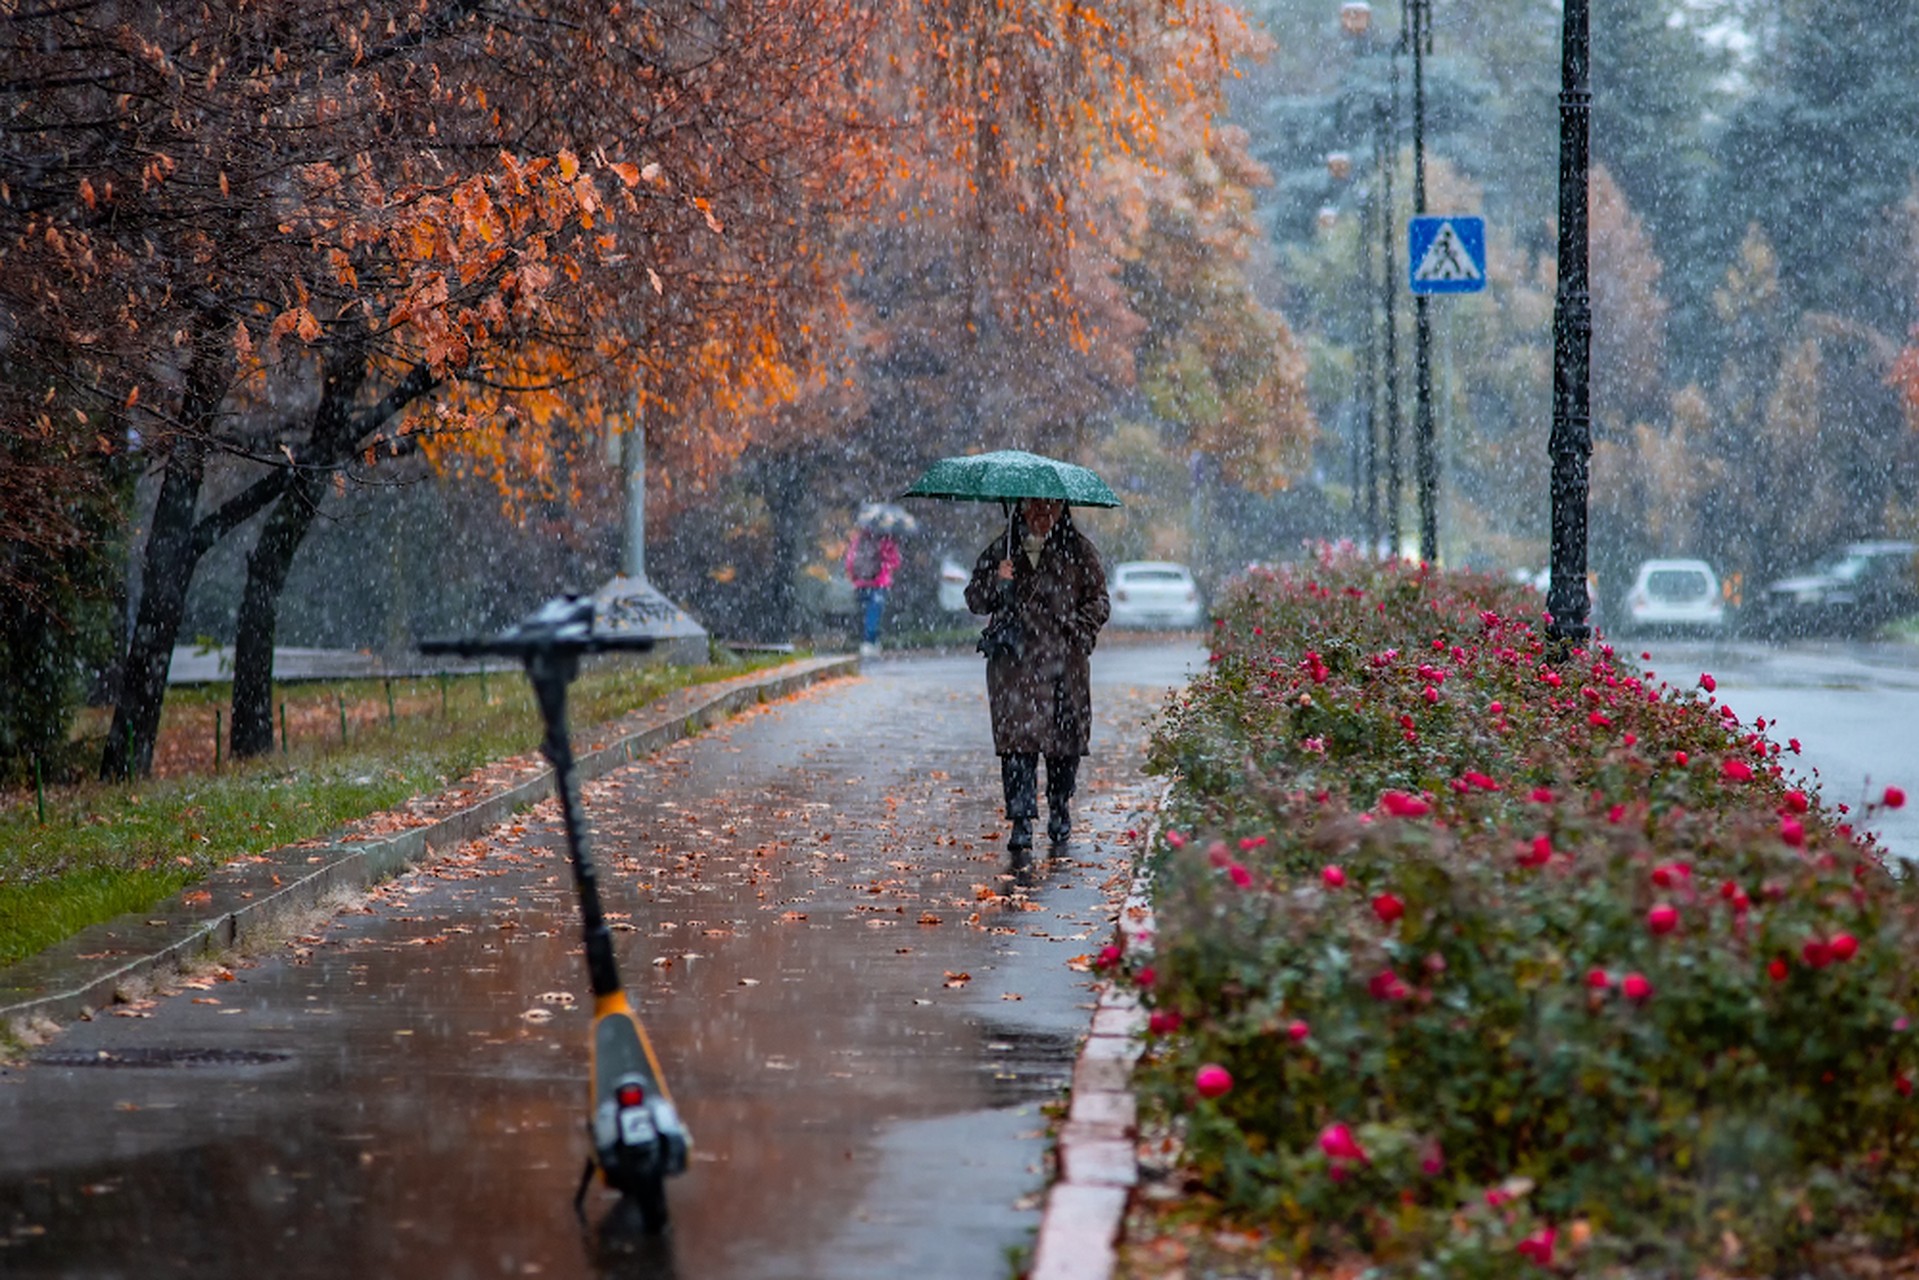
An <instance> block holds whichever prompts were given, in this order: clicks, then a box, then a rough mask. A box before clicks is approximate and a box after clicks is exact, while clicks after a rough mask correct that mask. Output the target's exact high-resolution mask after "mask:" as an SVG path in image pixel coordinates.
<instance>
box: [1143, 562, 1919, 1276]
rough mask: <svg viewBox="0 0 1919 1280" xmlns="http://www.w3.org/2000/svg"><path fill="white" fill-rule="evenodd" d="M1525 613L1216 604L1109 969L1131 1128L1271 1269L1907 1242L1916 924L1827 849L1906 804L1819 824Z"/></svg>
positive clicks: (1464, 590) (1759, 727)
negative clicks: (1132, 903) (1140, 936)
mask: <svg viewBox="0 0 1919 1280" xmlns="http://www.w3.org/2000/svg"><path fill="white" fill-rule="evenodd" d="M1537 608H1538V597H1537V596H1536V595H1532V594H1530V593H1526V592H1523V591H1521V590H1520V589H1518V588H1514V587H1510V586H1508V585H1506V584H1503V583H1500V582H1498V581H1495V580H1493V579H1489V578H1480V577H1473V576H1468V575H1452V574H1447V575H1441V574H1437V573H1433V572H1429V571H1426V570H1424V569H1414V568H1408V567H1403V566H1394V565H1377V564H1373V563H1370V562H1359V561H1353V560H1350V559H1342V558H1340V557H1337V556H1332V555H1328V556H1326V557H1325V558H1323V559H1322V560H1321V561H1320V562H1318V563H1316V564H1313V565H1311V566H1308V568H1307V569H1304V570H1293V571H1287V572H1277V573H1266V572H1261V573H1256V574H1254V575H1252V576H1251V577H1249V578H1248V579H1246V580H1245V581H1243V582H1241V583H1240V584H1238V585H1237V587H1236V588H1235V589H1234V590H1233V591H1232V592H1231V593H1229V594H1228V595H1227V596H1226V598H1225V599H1224V600H1223V601H1222V604H1221V606H1220V616H1219V618H1218V620H1217V627H1216V632H1215V636H1214V639H1213V654H1212V659H1211V661H1210V663H1209V667H1208V671H1207V672H1206V673H1205V674H1204V675H1203V676H1201V677H1200V678H1198V679H1196V680H1195V681H1194V682H1193V683H1192V685H1191V686H1190V687H1189V689H1188V690H1187V691H1186V692H1185V693H1184V694H1183V695H1181V696H1180V697H1179V698H1178V699H1176V700H1175V702H1174V703H1173V704H1171V705H1170V706H1169V707H1168V709H1167V712H1166V714H1165V716H1164V718H1163V720H1162V724H1161V726H1160V728H1159V730H1158V732H1157V735H1156V737H1155V740H1154V745H1153V756H1154V767H1155V768H1157V769H1159V770H1161V771H1164V772H1168V773H1171V774H1173V775H1175V776H1176V777H1177V779H1178V785H1177V787H1176V789H1175V792H1174V798H1173V801H1172V804H1171V807H1170V808H1169V811H1168V825H1167V827H1166V828H1165V833H1164V845H1163V848H1162V850H1161V853H1160V858H1159V862H1158V867H1157V877H1158V878H1157V889H1156V898H1157V905H1156V915H1157V928H1158V933H1157V936H1156V937H1155V938H1154V939H1153V940H1152V944H1151V947H1150V952H1149V953H1141V954H1135V955H1131V956H1126V957H1123V958H1120V959H1119V960H1118V964H1119V965H1120V967H1121V968H1122V970H1123V972H1124V973H1125V975H1126V976H1127V977H1128V978H1129V979H1130V980H1131V981H1133V982H1134V983H1135V984H1137V985H1138V986H1139V987H1140V989H1141V990H1142V993H1143V994H1144V996H1145V998H1146V1000H1147V1001H1148V1003H1149V1004H1150V1005H1151V1007H1152V1009H1153V1014H1154V1016H1153V1022H1152V1026H1153V1029H1154V1035H1153V1043H1152V1045H1151V1046H1150V1051H1149V1053H1148V1054H1147V1056H1146V1058H1145V1060H1144V1062H1143V1066H1142V1074H1141V1081H1142V1086H1143V1089H1144V1092H1145V1093H1146V1095H1147V1097H1148V1099H1149V1102H1150V1103H1151V1104H1153V1105H1156V1106H1158V1107H1159V1108H1162V1109H1163V1111H1164V1112H1165V1113H1167V1114H1170V1115H1172V1116H1174V1117H1177V1120H1178V1123H1179V1124H1180V1126H1181V1127H1182V1129H1183V1138H1184V1142H1185V1157H1186V1159H1187V1160H1188V1161H1189V1162H1190V1164H1191V1167H1192V1169H1193V1170H1194V1171H1195V1172H1196V1173H1197V1174H1198V1175H1199V1176H1200V1177H1201V1178H1202V1180H1203V1181H1204V1183H1205V1184H1206V1185H1207V1187H1208V1188H1209V1189H1210V1190H1211V1191H1213V1192H1215V1193H1217V1194H1218V1195H1219V1196H1220V1197H1222V1198H1223V1201H1224V1203H1225V1205H1226V1206H1227V1208H1228V1210H1229V1211H1230V1212H1232V1213H1234V1214H1236V1215H1238V1216H1241V1217H1245V1218H1250V1219H1256V1220H1259V1221H1261V1222H1262V1223H1264V1224H1265V1225H1266V1226H1267V1227H1268V1228H1269V1229H1270V1230H1271V1232H1272V1234H1273V1236H1274V1238H1275V1239H1277V1240H1280V1241H1282V1242H1284V1244H1285V1247H1286V1249H1287V1251H1288V1252H1289V1253H1291V1254H1292V1255H1293V1256H1295V1257H1298V1258H1306V1257H1311V1256H1314V1255H1321V1256H1324V1255H1331V1254H1338V1253H1344V1252H1352V1251H1359V1252H1364V1253H1368V1254H1371V1255H1372V1256H1373V1257H1375V1258H1377V1259H1379V1260H1381V1261H1382V1262H1386V1263H1390V1264H1393V1265H1394V1266H1397V1267H1399V1268H1401V1269H1403V1270H1405V1271H1407V1272H1408V1273H1414V1274H1432V1275H1457V1276H1477V1275H1487V1276H1497V1275H1511V1274H1514V1273H1515V1271H1516V1269H1517V1268H1518V1267H1520V1266H1522V1265H1527V1264H1525V1263H1521V1262H1519V1261H1517V1259H1522V1258H1523V1259H1530V1262H1531V1263H1534V1264H1542V1265H1547V1266H1550V1267H1551V1268H1553V1269H1555V1270H1560V1271H1565V1270H1577V1271H1582V1272H1591V1273H1600V1272H1610V1271H1614V1270H1617V1269H1619V1268H1621V1267H1625V1268H1629V1269H1630V1272H1631V1274H1634V1275H1666V1274H1681V1273H1683V1274H1693V1273H1694V1272H1695V1271H1696V1269H1697V1268H1698V1266H1699V1265H1701V1264H1702V1263H1706V1262H1710V1263H1712V1264H1715V1265H1720V1266H1727V1267H1731V1268H1732V1269H1733V1271H1734V1272H1735V1273H1739V1274H1773V1273H1780V1272H1784V1273H1789V1274H1799V1273H1802V1272H1803V1271H1804V1269H1805V1268H1807V1267H1809V1266H1815V1267H1816V1266H1817V1265H1818V1262H1819V1260H1820V1259H1821V1258H1822V1257H1824V1256H1825V1255H1826V1254H1828V1253H1829V1252H1831V1251H1835V1250H1837V1251H1851V1252H1855V1253H1856V1252H1858V1251H1860V1250H1863V1249H1874V1248H1892V1247H1896V1246H1899V1245H1905V1244H1911V1243H1912V1242H1913V1237H1914V1236H1915V1235H1919V1229H1916V1228H1915V1225H1914V1224H1915V1223H1919V1146H1915V1143H1914V1132H1915V1127H1919V1099H1914V1098H1912V1097H1911V1096H1909V1095H1910V1094H1911V1092H1912V1079H1913V1077H1914V1075H1915V1074H1916V1073H1919V1041H1916V1040H1915V1036H1914V1032H1913V1031H1912V1030H1911V1029H1910V1024H1909V1022H1908V1018H1909V1016H1910V1015H1909V1012H1908V1011H1909V1010H1912V1009H1913V1008H1914V1001H1915V992H1914V985H1915V979H1914V975H1913V972H1912V964H1911V959H1910V958H1911V957H1912V956H1913V955H1914V954H1915V953H1919V914H1915V909H1916V908H1919V894H1915V892H1914V890H1913V886H1912V884H1911V882H1910V881H1909V880H1908V879H1904V878H1901V877H1899V876H1896V875H1894V874H1892V873H1891V872H1890V871H1889V870H1888V869H1887V867H1886V866H1885V865H1884V863H1883V862H1882V855H1881V851H1880V850H1879V849H1878V847H1877V845H1876V843H1875V841H1874V840H1873V839H1872V837H1871V836H1870V835H1869V834H1868V833H1865V832H1862V831H1859V830H1856V829H1855V827H1854V826H1853V825H1850V824H1851V822H1852V821H1854V820H1869V818H1870V813H1871V812H1873V811H1876V810H1877V809H1878V808H1879V807H1880V806H1882V805H1897V804H1901V803H1903V796H1902V795H1901V794H1900V793H1899V792H1898V790H1897V788H1889V789H1888V790H1887V793H1886V794H1885V795H1884V796H1883V797H1881V798H1879V799H1877V800H1875V801H1873V802H1872V803H1871V804H1869V805H1868V806H1866V809H1867V812H1866V814H1864V815H1856V814H1850V813H1849V812H1848V810H1847V806H1845V805H1843V804H1838V805H1831V806H1828V805H1827V804H1826V803H1825V802H1824V801H1823V799H1822V798H1821V797H1820V795H1819V793H1818V790H1817V788H1816V787H1811V786H1804V785H1802V784H1801V783H1800V782H1799V781H1798V780H1797V779H1796V777H1795V776H1794V775H1793V774H1792V773H1791V772H1789V771H1788V769H1787V768H1786V765H1785V764H1784V761H1785V760H1786V759H1788V758H1789V757H1790V756H1791V755H1792V754H1793V753H1795V752H1796V751H1797V750H1798V744H1797V743H1796V742H1789V743H1784V744H1782V743H1778V742H1775V741H1773V740H1772V739H1771V738H1769V737H1768V736H1767V733H1766V729H1767V725H1766V723H1765V722H1764V720H1753V721H1751V722H1746V721H1742V720H1741V719H1740V718H1739V717H1738V716H1736V715H1735V714H1734V713H1733V712H1732V711H1731V710H1730V709H1729V708H1727V707H1725V706H1724V705H1723V704H1721V703H1719V702H1718V700H1717V698H1716V696H1715V694H1714V690H1713V683H1714V682H1713V680H1712V678H1711V677H1710V675H1706V674H1704V673H1701V674H1700V675H1699V676H1698V677H1697V679H1696V680H1690V679H1689V680H1685V681H1683V682H1680V683H1678V684H1671V683H1665V682H1657V681H1656V677H1655V676H1654V675H1653V673H1650V672H1643V671H1641V670H1639V669H1638V668H1637V666H1636V665H1635V664H1633V663H1632V662H1630V661H1629V660H1627V659H1625V658H1623V657H1621V656H1619V655H1616V654H1614V653H1613V652H1612V650H1611V649H1610V648H1609V647H1608V646H1605V645H1603V644H1598V645H1595V646H1594V647H1593V648H1592V649H1590V650H1573V651H1571V652H1569V653H1566V654H1563V655H1559V659H1560V660H1557V661H1554V660H1552V659H1553V657H1554V655H1553V654H1552V652H1551V650H1550V648H1549V645H1548V642H1547V640H1546V638H1545V636H1544V635H1543V634H1542V632H1541V631H1540V630H1539V629H1537V627H1536V625H1535V624H1536V623H1537V621H1538V619H1537V617H1536V610H1537ZM1205 1066H1217V1067H1222V1068H1224V1069H1225V1071H1226V1072H1227V1073H1228V1074H1229V1075H1230V1079H1231V1087H1230V1088H1227V1089H1225V1090H1224V1091H1223V1092H1221V1088H1220V1086H1221V1082H1222V1081H1223V1080H1224V1077H1221V1076H1219V1075H1218V1074H1217V1073H1216V1072H1214V1073H1209V1074H1208V1078H1207V1079H1205V1080H1204V1081H1203V1082H1202V1081H1200V1077H1199V1073H1200V1071H1201V1069H1202V1067H1205ZM1196 1082H1198V1083H1203V1084H1204V1085H1205V1086H1206V1087H1205V1088H1204V1089H1203V1090H1202V1089H1201V1088H1200V1087H1198V1083H1196ZM1205 1095H1217V1096H1205Z"/></svg>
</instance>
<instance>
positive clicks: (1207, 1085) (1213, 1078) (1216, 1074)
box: [1193, 1062, 1233, 1098]
mask: <svg viewBox="0 0 1919 1280" xmlns="http://www.w3.org/2000/svg"><path fill="white" fill-rule="evenodd" d="M1193 1087H1194V1088H1195V1089H1198V1090H1199V1096H1200V1097H1202V1098H1222V1097H1225V1096H1226V1094H1227V1093H1229V1092H1230V1091H1231V1090H1232V1087H1233V1073H1232V1072H1230V1071H1228V1070H1227V1069H1226V1068H1225V1067H1222V1066H1220V1065H1219V1064H1218V1063H1217V1062H1209V1063H1207V1064H1206V1065H1205V1066H1203V1067H1201V1068H1200V1069H1199V1070H1198V1071H1197V1072H1196V1073H1195V1074H1194V1076H1193Z"/></svg>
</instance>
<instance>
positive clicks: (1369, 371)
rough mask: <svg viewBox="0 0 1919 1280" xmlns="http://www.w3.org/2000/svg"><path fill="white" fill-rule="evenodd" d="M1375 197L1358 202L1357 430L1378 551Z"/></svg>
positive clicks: (1371, 544)
mask: <svg viewBox="0 0 1919 1280" xmlns="http://www.w3.org/2000/svg"><path fill="white" fill-rule="evenodd" d="M1377 204H1378V200H1377V198H1376V196H1375V194H1374V191H1373V189H1372V188H1371V187H1370V186H1369V187H1367V188H1366V193H1365V195H1364V196H1363V197H1362V198H1361V200H1360V204H1359V281H1360V285H1359V293H1358V296H1359V307H1360V329H1359V335H1360V336H1359V430H1360V432H1361V433H1362V435H1363V436H1364V438H1365V441H1366V479H1365V484H1366V507H1365V512H1366V515H1365V530H1366V554H1367V555H1369V556H1372V555H1377V554H1378V553H1379V430H1378V424H1377V423H1375V422H1374V421H1373V410H1374V407H1375V406H1376V404H1377V402H1378V400H1379V390H1378V388H1379V349H1378V343H1377V342H1376V341H1375V340H1374V331H1375V329H1376V328H1377V327H1378V325H1377V318H1376V317H1375V315H1374V314H1373V299H1372V291H1373V220H1374V218H1376V217H1377V216H1378V214H1377V211H1376V208H1375V206H1376V205H1377Z"/></svg>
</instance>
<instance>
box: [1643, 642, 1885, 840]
mask: <svg viewBox="0 0 1919 1280" xmlns="http://www.w3.org/2000/svg"><path fill="white" fill-rule="evenodd" d="M1615 643H1616V644H1617V645H1618V646H1619V648H1620V649H1621V651H1622V652H1630V653H1632V654H1633V655H1634V656H1637V655H1638V654H1640V653H1648V654H1650V655H1651V657H1650V658H1649V659H1647V660H1645V661H1644V662H1643V664H1642V665H1644V666H1647V667H1650V668H1652V669H1653V670H1654V671H1655V672H1657V673H1658V675H1659V677H1660V678H1661V679H1663V680H1668V681H1670V682H1671V683H1672V684H1674V685H1675V686H1677V687H1682V688H1691V687H1693V686H1695V685H1697V683H1698V681H1699V677H1700V675H1701V674H1702V673H1705V672H1710V673H1711V674H1712V676H1713V679H1714V681H1715V683H1716V684H1717V686H1718V689H1717V693H1718V696H1719V699H1720V701H1722V702H1724V703H1725V704H1726V705H1728V706H1730V707H1731V708H1732V709H1733V711H1734V713H1735V714H1737V715H1738V717H1739V719H1740V720H1741V721H1742V722H1743V723H1745V724H1748V725H1749V724H1751V723H1752V722H1753V721H1754V720H1755V719H1756V718H1763V719H1764V720H1765V721H1766V724H1767V728H1766V734H1767V736H1768V737H1770V738H1772V739H1774V740H1775V741H1777V742H1781V743H1784V742H1787V741H1789V740H1790V739H1793V738H1797V739H1799V744H1800V748H1801V751H1800V754H1799V755H1798V756H1797V757H1794V756H1790V755H1788V756H1786V757H1784V759H1785V760H1786V762H1787V764H1788V766H1789V767H1790V768H1792V769H1794V770H1795V771H1796V772H1798V773H1800V774H1801V775H1802V776H1803V777H1805V778H1806V779H1807V780H1808V781H1810V782H1811V783H1813V784H1815V785H1816V786H1817V787H1818V788H1819V791H1820V794H1821V796H1822V797H1823V798H1824V800H1825V801H1826V802H1827V803H1828V804H1847V805H1851V806H1852V808H1853V811H1854V812H1855V813H1858V812H1861V811H1862V808H1863V806H1864V804H1865V803H1866V802H1868V801H1873V800H1876V799H1877V798H1878V797H1879V796H1881V795H1883V793H1884V791H1885V788H1886V786H1887V784H1888V783H1892V784H1897V785H1898V786H1901V787H1903V788H1905V790H1906V791H1908V792H1909V793H1911V794H1912V796H1913V798H1914V803H1911V804H1908V805H1906V807H1905V808H1903V809H1900V810H1896V811H1887V810H1883V809H1882V810H1879V811H1877V812H1874V813H1872V814H1870V815H1868V817H1867V819H1866V821H1865V822H1864V824H1863V829H1866V830H1870V831H1873V832H1876V833H1877V834H1878V836H1879V838H1880V842H1881V843H1882V844H1884V845H1885V847H1886V848H1887V850H1888V851H1890V852H1891V853H1892V854H1893V855H1895V856H1896V857H1899V858H1902V859H1905V860H1907V861H1914V860H1919V737H1916V736H1915V735H1914V732H1913V727H1914V726H1915V725H1919V648H1915V647H1913V646H1911V645H1902V644H1861V643H1848V642H1844V641H1825V642H1804V643H1797V644H1787V645H1768V644H1758V643H1753V642H1750V641H1721V642H1706V641H1693V640H1632V641H1618V642H1615Z"/></svg>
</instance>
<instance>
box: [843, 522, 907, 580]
mask: <svg viewBox="0 0 1919 1280" xmlns="http://www.w3.org/2000/svg"><path fill="white" fill-rule="evenodd" d="M873 536H874V535H873V534H870V533H868V532H866V531H865V530H864V529H857V530H855V531H854V533H853V536H852V537H851V538H849V539H848V540H847V543H846V561H845V566H846V579H847V581H849V582H851V583H852V584H853V585H854V586H856V587H879V588H881V589H885V588H887V587H891V586H892V585H893V570H895V569H897V568H899V567H900V544H899V543H897V542H895V541H894V540H893V539H892V538H891V537H890V536H889V535H887V534H884V533H882V534H880V535H878V537H879V540H880V573H879V577H877V578H856V577H854V576H853V552H854V551H855V550H856V549H858V547H859V541H860V539H861V538H871V537H873Z"/></svg>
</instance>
